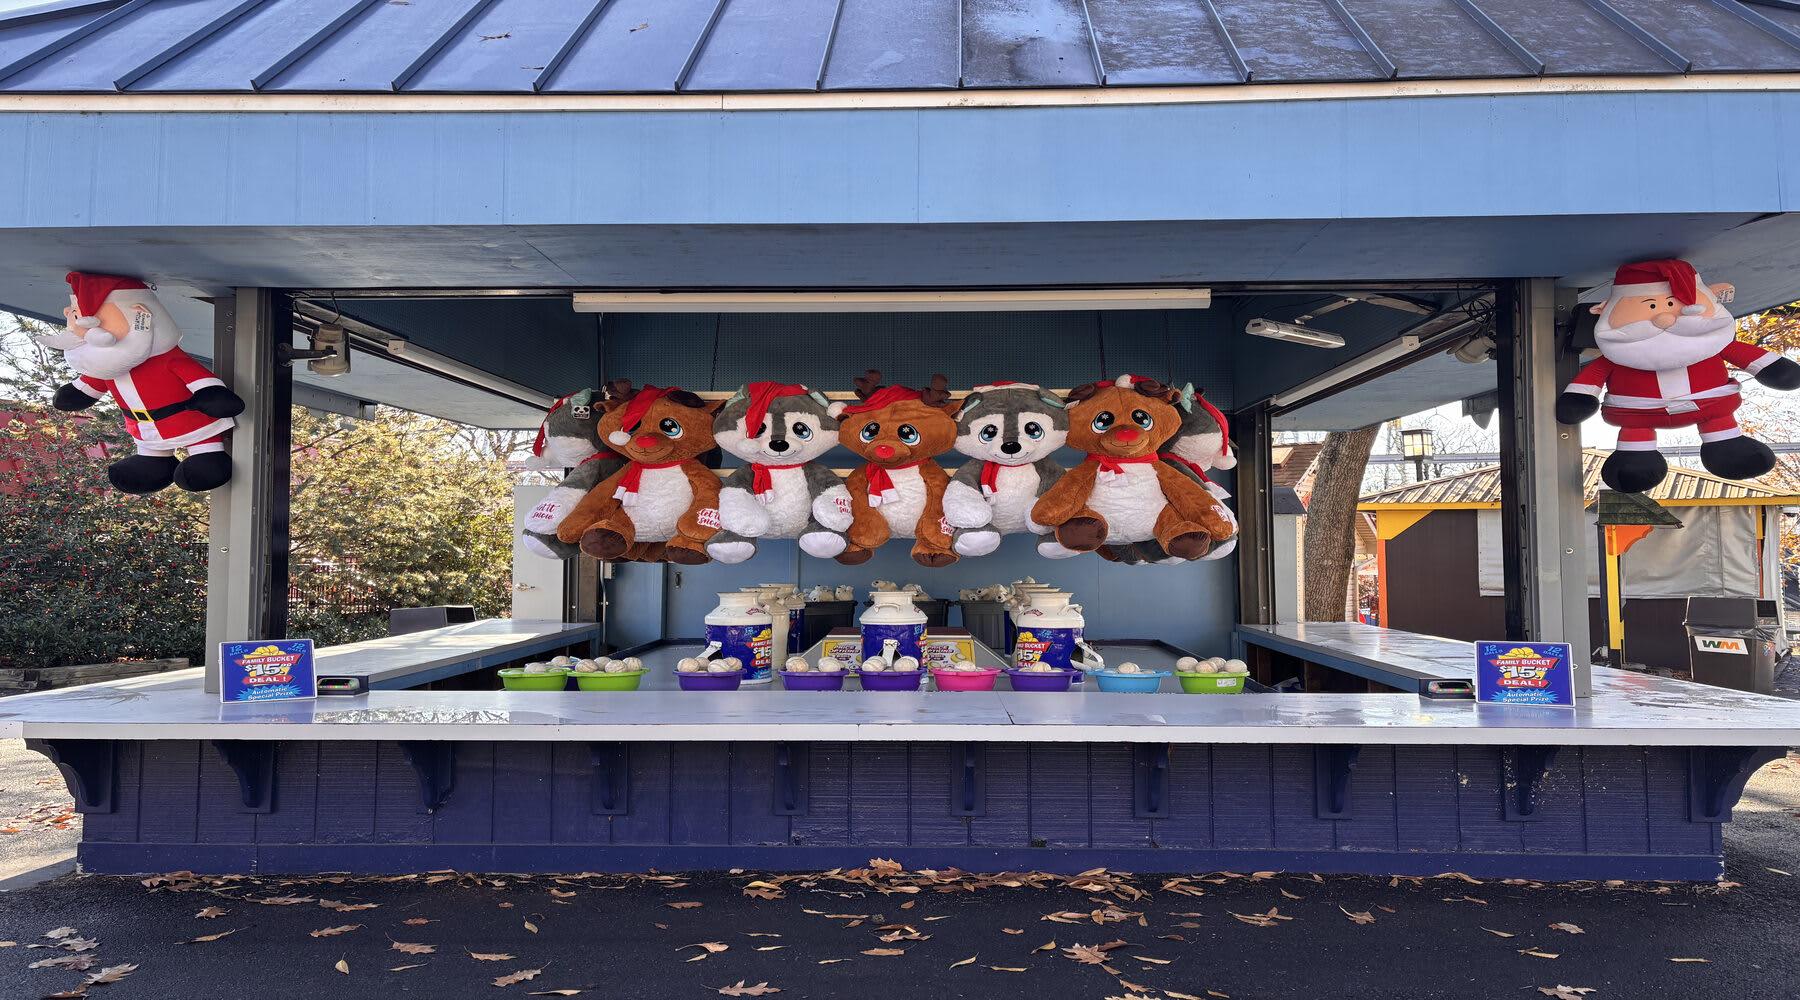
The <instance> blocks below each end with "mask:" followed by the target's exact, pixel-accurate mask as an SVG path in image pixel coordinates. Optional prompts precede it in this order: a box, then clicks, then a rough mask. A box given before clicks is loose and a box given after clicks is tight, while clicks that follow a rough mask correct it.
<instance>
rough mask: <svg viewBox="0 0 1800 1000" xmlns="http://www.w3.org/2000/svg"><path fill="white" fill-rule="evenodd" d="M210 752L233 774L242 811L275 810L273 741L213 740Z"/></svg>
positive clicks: (269, 811)
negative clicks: (217, 752)
mask: <svg viewBox="0 0 1800 1000" xmlns="http://www.w3.org/2000/svg"><path fill="white" fill-rule="evenodd" d="M212 745H213V749H215V750H217V751H219V756H220V757H223V758H224V759H225V763H227V764H229V765H231V769H232V770H233V771H234V772H236V773H237V779H238V792H239V793H240V795H241V796H242V798H243V802H244V809H243V811H244V812H249V813H271V812H274V811H275V748H276V747H277V746H278V744H277V743H275V741H273V740H213V741H212Z"/></svg>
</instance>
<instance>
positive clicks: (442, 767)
mask: <svg viewBox="0 0 1800 1000" xmlns="http://www.w3.org/2000/svg"><path fill="white" fill-rule="evenodd" d="M400 750H401V752H402V753H404V754H405V755H406V762H407V763H408V764H411V765H412V769H413V772H414V773H415V774H417V775H418V776H419V799H420V804H421V805H422V806H423V807H424V810H425V811H426V812H428V813H434V812H437V811H438V809H439V807H441V806H442V805H443V804H444V801H445V800H446V799H448V798H450V791H451V789H453V788H455V787H456V744H455V743H453V742H451V741H449V740H402V741H401V743H400Z"/></svg>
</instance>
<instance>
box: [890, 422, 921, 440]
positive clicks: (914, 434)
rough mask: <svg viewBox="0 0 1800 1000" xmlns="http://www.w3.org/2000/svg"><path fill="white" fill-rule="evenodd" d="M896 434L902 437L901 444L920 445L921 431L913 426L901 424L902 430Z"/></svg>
mask: <svg viewBox="0 0 1800 1000" xmlns="http://www.w3.org/2000/svg"><path fill="white" fill-rule="evenodd" d="M895 433H897V434H899V435H900V443H901V444H918V443H919V429H918V428H917V427H914V426H913V425H911V424H901V425H900V430H898V431H897V432H895Z"/></svg>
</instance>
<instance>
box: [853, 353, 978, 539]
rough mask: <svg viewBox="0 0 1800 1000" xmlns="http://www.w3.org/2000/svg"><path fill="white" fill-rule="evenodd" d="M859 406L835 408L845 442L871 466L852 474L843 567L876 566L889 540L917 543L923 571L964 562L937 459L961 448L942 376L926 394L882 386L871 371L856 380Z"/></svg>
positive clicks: (944, 475) (945, 477) (944, 474)
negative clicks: (953, 543)
mask: <svg viewBox="0 0 1800 1000" xmlns="http://www.w3.org/2000/svg"><path fill="white" fill-rule="evenodd" d="M856 396H857V402H855V403H851V404H849V405H845V404H843V403H833V404H831V413H832V416H834V417H837V418H838V440H839V441H840V442H842V443H843V445H844V447H846V448H849V449H850V450H851V451H853V452H855V453H856V454H857V455H858V456H860V457H861V458H862V459H863V460H864V461H865V463H866V464H864V465H863V466H861V467H859V468H858V469H856V470H855V471H854V472H852V473H850V479H849V481H848V483H847V485H848V486H849V488H850V513H851V524H850V530H849V532H848V535H849V538H850V544H849V545H848V546H847V547H846V548H845V549H844V551H843V552H841V553H839V555H838V557H837V560H838V562H841V563H844V564H846V565H851V566H854V565H856V564H858V563H864V562H868V561H869V558H870V556H872V555H873V554H874V550H875V549H877V548H879V547H880V546H881V545H882V544H883V543H885V542H886V541H887V540H888V538H889V537H892V536H896V535H897V536H899V537H901V538H911V539H914V542H913V548H912V557H913V560H914V561H915V562H917V563H919V565H921V566H933V567H937V566H948V565H950V564H951V563H953V562H955V561H956V553H955V551H953V550H952V549H951V548H950V526H949V524H947V523H946V522H945V521H944V486H945V485H946V484H947V483H948V482H949V481H950V474H949V473H948V472H945V471H944V467H943V466H941V465H939V464H937V463H936V462H934V461H932V458H933V456H936V455H942V454H943V453H944V452H947V451H949V450H950V448H951V446H952V445H953V444H955V442H956V419H955V417H953V416H951V414H953V413H955V412H956V403H955V402H953V401H952V400H951V399H950V391H949V389H948V388H947V383H946V381H945V379H944V376H942V375H933V376H932V377H931V388H929V389H926V390H924V391H920V390H917V389H907V388H903V387H901V386H897V385H889V386H884V385H882V384H881V373H880V372H878V371H876V370H875V369H873V368H871V369H869V372H868V374H866V375H864V376H863V377H861V378H859V379H857V380H856Z"/></svg>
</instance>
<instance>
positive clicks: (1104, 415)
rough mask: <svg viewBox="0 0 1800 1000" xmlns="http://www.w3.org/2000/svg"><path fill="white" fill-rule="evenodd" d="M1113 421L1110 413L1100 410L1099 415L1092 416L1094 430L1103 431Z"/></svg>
mask: <svg viewBox="0 0 1800 1000" xmlns="http://www.w3.org/2000/svg"><path fill="white" fill-rule="evenodd" d="M1114 419H1115V418H1114V417H1113V415H1112V413H1111V412H1110V411H1107V410H1101V411H1100V412H1099V413H1096V414H1094V429H1095V430H1097V431H1103V430H1105V429H1107V428H1108V427H1111V426H1112V425H1113V420H1114Z"/></svg>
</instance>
